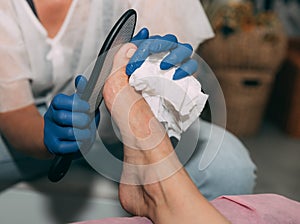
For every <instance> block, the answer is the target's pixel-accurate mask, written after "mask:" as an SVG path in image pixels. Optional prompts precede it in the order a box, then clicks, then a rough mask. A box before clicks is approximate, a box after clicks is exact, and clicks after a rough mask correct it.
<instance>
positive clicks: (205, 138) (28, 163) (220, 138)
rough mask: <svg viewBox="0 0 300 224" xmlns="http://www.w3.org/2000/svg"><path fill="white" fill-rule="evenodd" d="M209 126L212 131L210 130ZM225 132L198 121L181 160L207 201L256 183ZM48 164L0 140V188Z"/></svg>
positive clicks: (43, 171)
mask: <svg viewBox="0 0 300 224" xmlns="http://www.w3.org/2000/svg"><path fill="white" fill-rule="evenodd" d="M40 111H41V112H42V111H43V110H42V109H40ZM212 127H214V130H213V131H210V130H211V129H212ZM224 131H225V130H224V129H222V128H219V127H217V126H214V125H211V124H209V123H207V122H205V121H202V120H200V131H199V139H198V142H197V145H196V148H195V150H194V151H193V154H192V156H191V157H190V158H189V160H188V161H187V162H185V163H184V166H185V168H186V170H187V172H188V174H189V175H190V177H191V178H192V180H193V181H194V183H195V184H196V186H197V187H198V189H199V190H200V191H201V192H202V194H203V195H204V196H205V197H206V198H207V199H208V200H212V199H214V198H216V197H218V196H220V195H236V194H250V193H252V190H253V187H254V185H255V178H256V176H255V169H256V167H255V165H254V163H253V162H252V160H251V158H250V156H249V153H248V151H247V149H246V148H245V147H244V145H243V144H242V143H241V142H240V141H239V140H238V139H237V138H236V137H234V136H233V135H232V134H230V133H228V132H227V131H225V132H224ZM208 160H209V161H208ZM50 164H51V161H47V160H37V159H33V158H30V157H28V156H25V155H23V154H21V153H18V152H15V151H14V150H11V149H9V148H8V147H7V146H6V144H5V143H4V141H3V140H2V139H0V183H1V184H0V185H2V186H0V190H1V188H2V189H3V188H5V187H7V186H9V185H11V184H14V183H17V182H19V181H22V180H28V179H31V178H36V177H39V176H45V175H47V171H48V169H49V166H50Z"/></svg>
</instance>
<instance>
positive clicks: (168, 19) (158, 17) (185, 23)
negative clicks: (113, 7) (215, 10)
mask: <svg viewBox="0 0 300 224" xmlns="http://www.w3.org/2000/svg"><path fill="white" fill-rule="evenodd" d="M128 3H129V6H130V7H132V8H134V9H135V10H136V11H137V12H138V23H137V28H136V31H138V30H139V29H140V28H142V27H147V28H149V30H150V34H151V35H155V34H158V35H164V34H167V33H173V34H175V35H176V36H177V37H178V39H179V41H180V42H187V43H190V44H192V46H193V47H194V49H196V48H197V47H198V45H199V44H200V43H201V42H203V41H204V40H206V39H209V38H212V37H213V36H214V33H213V30H212V28H211V26H210V23H209V21H208V18H207V16H206V14H205V12H204V9H203V7H202V5H201V3H200V1H199V0H184V1H182V0H163V1H162V0H151V1H136V0H128Z"/></svg>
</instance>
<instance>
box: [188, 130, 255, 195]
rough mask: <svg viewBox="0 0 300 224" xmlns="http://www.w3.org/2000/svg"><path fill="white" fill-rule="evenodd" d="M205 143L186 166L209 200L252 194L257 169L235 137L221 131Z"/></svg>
mask: <svg viewBox="0 0 300 224" xmlns="http://www.w3.org/2000/svg"><path fill="white" fill-rule="evenodd" d="M223 136H224V138H223ZM219 138H223V140H222V139H221V140H220V139H219ZM202 140H203V139H202ZM219 142H220V143H219ZM201 144H202V146H198V147H200V149H197V150H196V152H195V153H194V154H193V157H192V158H191V159H190V160H189V162H188V163H187V164H186V166H185V167H186V169H187V171H188V173H189V174H190V176H191V178H192V179H193V181H194V182H195V184H196V185H197V187H198V188H199V190H200V191H201V192H202V193H203V194H204V196H205V197H207V198H208V199H209V200H211V199H213V198H216V197H218V196H220V195H225V194H226V195H234V194H250V193H252V191H253V188H254V185H255V178H256V176H255V169H256V167H255V165H254V163H253V162H252V160H251V158H250V156H249V153H248V151H247V149H246V148H245V146H244V145H243V144H242V143H241V142H240V141H239V140H238V139H237V138H236V137H235V136H233V135H232V134H230V133H228V132H226V131H225V133H224V130H223V129H221V128H217V129H216V130H215V131H214V133H213V132H212V133H211V134H210V135H209V138H207V139H206V141H203V142H202V143H201Z"/></svg>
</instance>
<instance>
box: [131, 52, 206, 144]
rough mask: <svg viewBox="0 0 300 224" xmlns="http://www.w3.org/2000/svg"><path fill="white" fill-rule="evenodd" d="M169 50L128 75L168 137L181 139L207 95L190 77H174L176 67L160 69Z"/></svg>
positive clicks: (197, 114) (146, 61)
mask: <svg viewBox="0 0 300 224" xmlns="http://www.w3.org/2000/svg"><path fill="white" fill-rule="evenodd" d="M168 54H169V53H166V52H165V53H160V54H153V55H150V56H149V57H148V58H147V59H146V60H145V61H144V63H143V64H142V65H141V67H139V68H138V69H136V70H135V72H134V73H133V74H132V75H131V76H130V79H129V84H130V85H131V86H132V87H134V88H135V90H136V91H140V92H141V93H142V96H143V97H144V98H145V100H146V102H147V103H148V104H149V106H150V108H151V110H152V112H153V113H154V115H155V117H156V118H157V119H158V120H159V121H160V122H161V123H162V124H163V125H164V127H165V129H166V131H167V133H168V135H169V137H175V138H177V139H178V140H180V137H181V134H182V133H183V132H184V131H186V130H187V129H188V127H189V126H190V125H191V124H192V123H193V122H194V121H195V120H196V119H197V118H198V117H199V115H200V114H201V112H202V110H203V108H204V106H205V103H206V101H207V99H208V95H206V94H204V93H202V92H201V84H200V83H199V82H198V81H197V79H195V78H194V77H193V76H187V77H185V78H182V79H179V80H173V75H174V73H175V71H176V69H177V68H176V66H175V67H173V68H171V69H169V70H162V69H161V68H160V64H161V61H162V60H163V59H164V58H165V57H166V56H167V55H168Z"/></svg>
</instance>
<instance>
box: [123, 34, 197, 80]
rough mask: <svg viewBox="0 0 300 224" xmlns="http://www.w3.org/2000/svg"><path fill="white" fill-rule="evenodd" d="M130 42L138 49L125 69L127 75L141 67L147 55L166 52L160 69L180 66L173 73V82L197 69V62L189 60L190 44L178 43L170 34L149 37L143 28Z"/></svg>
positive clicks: (191, 50)
mask: <svg viewBox="0 0 300 224" xmlns="http://www.w3.org/2000/svg"><path fill="white" fill-rule="evenodd" d="M131 42H132V43H134V44H135V45H136V46H137V47H138V49H137V51H136V52H135V54H134V55H133V56H132V57H131V59H130V61H129V63H128V65H127V67H126V74H127V75H131V74H132V73H133V72H134V71H135V70H136V69H138V68H139V67H141V65H142V64H143V63H144V61H145V60H146V59H147V57H148V56H149V55H151V54H156V53H161V52H168V51H170V53H169V54H168V55H167V56H166V57H165V58H164V59H163V60H162V62H161V64H160V68H161V69H162V70H168V69H170V68H172V67H174V66H176V65H180V66H179V68H177V69H176V71H175V74H174V76H173V79H174V80H178V79H181V78H184V77H186V76H188V75H192V74H193V73H195V72H196V71H197V69H198V62H197V61H196V60H194V59H191V55H192V54H193V48H192V46H191V45H190V44H182V43H179V42H178V41H177V38H176V36H174V35H172V34H167V35H165V36H151V37H149V31H148V29H146V28H143V29H142V30H141V31H140V32H139V33H138V34H137V35H136V36H134V37H133V38H132V40H131Z"/></svg>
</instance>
